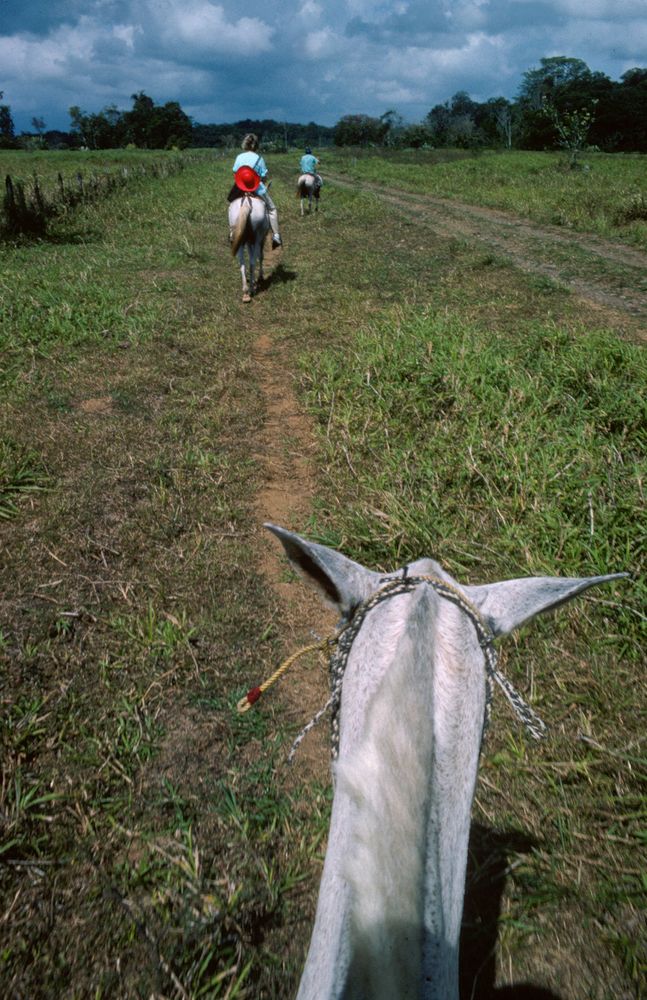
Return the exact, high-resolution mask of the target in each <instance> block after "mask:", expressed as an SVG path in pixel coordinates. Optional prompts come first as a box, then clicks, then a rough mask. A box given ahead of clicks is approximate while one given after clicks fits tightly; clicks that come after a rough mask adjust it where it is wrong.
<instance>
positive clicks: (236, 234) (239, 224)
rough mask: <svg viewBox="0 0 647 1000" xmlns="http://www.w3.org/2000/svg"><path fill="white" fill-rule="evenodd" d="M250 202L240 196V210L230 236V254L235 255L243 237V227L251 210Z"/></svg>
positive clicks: (244, 227)
mask: <svg viewBox="0 0 647 1000" xmlns="http://www.w3.org/2000/svg"><path fill="white" fill-rule="evenodd" d="M251 210H252V208H251V204H250V201H249V198H241V201H240V212H239V213H238V218H237V220H236V225H235V226H234V231H233V233H232V237H231V255H232V257H235V256H236V254H237V253H238V251H239V250H240V246H241V243H242V242H243V240H244V238H245V229H246V228H247V222H248V219H249V215H250V212H251Z"/></svg>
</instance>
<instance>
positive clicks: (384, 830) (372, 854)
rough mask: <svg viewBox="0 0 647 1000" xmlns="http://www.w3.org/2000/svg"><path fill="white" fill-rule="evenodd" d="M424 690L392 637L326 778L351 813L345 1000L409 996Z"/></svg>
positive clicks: (424, 607) (405, 644) (420, 836)
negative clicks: (353, 734)
mask: <svg viewBox="0 0 647 1000" xmlns="http://www.w3.org/2000/svg"><path fill="white" fill-rule="evenodd" d="M414 600H415V604H416V605H417V607H415V610H414V611H413V617H414V619H418V621H420V620H421V619H424V617H426V616H427V615H429V599H428V597H427V595H426V594H425V593H424V592H421V593H420V594H419V595H416V598H415V599H414ZM425 690H427V691H428V692H429V690H430V663H429V659H428V658H427V657H421V656H420V653H419V651H418V650H416V648H415V643H414V642H412V641H411V640H410V638H409V637H408V636H402V637H401V638H400V640H399V643H398V649H397V651H396V657H395V662H394V663H393V664H392V666H391V668H390V669H389V670H388V671H387V673H386V674H385V676H384V677H383V679H382V682H381V684H380V686H379V687H378V689H377V690H376V692H375V694H374V695H373V698H372V699H371V702H370V707H369V708H368V710H367V713H366V716H367V719H368V721H367V724H366V727H365V730H364V733H363V736H362V738H361V740H360V743H359V745H358V747H357V749H356V750H355V751H354V752H353V754H352V755H351V757H350V759H349V758H347V759H346V760H344V761H343V762H341V761H340V763H339V764H338V766H337V769H336V776H337V781H338V787H339V789H340V791H342V793H345V794H347V795H348V796H349V797H350V798H351V799H352V801H353V803H354V805H355V810H356V811H355V819H354V822H353V836H352V841H351V843H350V844H349V848H350V849H349V851H348V856H347V859H346V863H345V865H344V874H345V877H346V879H347V880H348V884H349V886H350V891H351V900H352V902H351V908H350V934H351V939H352V946H351V949H350V951H351V954H352V956H353V958H352V963H351V968H350V969H349V980H348V985H349V986H350V991H349V995H350V996H355V995H356V993H357V995H358V996H359V995H362V996H363V995H364V992H365V991H366V995H367V996H370V997H371V998H373V1000H392V998H393V997H395V996H400V997H409V996H411V997H414V996H417V995H418V990H419V976H420V969H421V967H422V946H423V941H422V934H421V929H422V927H423V912H424V884H425V856H426V834H427V829H426V827H427V824H426V819H427V816H426V811H425V810H426V809H427V803H426V797H425V796H424V795H421V790H422V789H424V788H425V787H426V786H427V784H428V783H429V780H430V775H429V774H428V773H426V771H425V768H424V763H428V762H429V760H430V759H431V758H432V756H433V740H434V736H433V732H432V726H431V721H430V717H429V700H428V698H426V697H424V696H423V695H422V692H424V691H425ZM411 692H417V696H416V697H413V698H412V697H411ZM429 697H431V695H429ZM353 986H355V987H356V989H355V991H354V990H353Z"/></svg>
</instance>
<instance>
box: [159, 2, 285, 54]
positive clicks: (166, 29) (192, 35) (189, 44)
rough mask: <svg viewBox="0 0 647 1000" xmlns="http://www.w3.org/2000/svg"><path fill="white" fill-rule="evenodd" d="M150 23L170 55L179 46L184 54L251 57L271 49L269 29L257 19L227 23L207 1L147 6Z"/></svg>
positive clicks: (219, 9)
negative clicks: (222, 54) (227, 54)
mask: <svg viewBox="0 0 647 1000" xmlns="http://www.w3.org/2000/svg"><path fill="white" fill-rule="evenodd" d="M149 13H150V15H151V22H150V23H152V24H154V25H155V27H156V29H157V31H158V32H159V38H160V39H161V40H162V42H163V44H164V45H165V46H166V47H168V49H169V54H171V53H172V52H173V51H174V50H175V51H177V46H178V44H179V45H181V47H182V49H183V53H186V51H187V50H188V51H194V52H195V53H196V54H200V53H202V54H204V53H212V54H213V53H229V54H237V55H241V56H254V55H257V54H258V53H260V52H266V51H267V50H268V49H270V48H271V43H272V35H273V34H274V28H272V27H271V26H270V25H269V24H267V23H266V22H265V21H261V20H260V18H257V17H241V18H239V19H238V20H237V21H234V20H232V21H229V20H227V17H226V15H225V10H224V8H223V7H222V6H221V5H220V4H212V3H209V2H208V0H189V2H188V3H186V2H184V0H166V2H165V3H163V4H159V3H157V2H154V3H150V4H149Z"/></svg>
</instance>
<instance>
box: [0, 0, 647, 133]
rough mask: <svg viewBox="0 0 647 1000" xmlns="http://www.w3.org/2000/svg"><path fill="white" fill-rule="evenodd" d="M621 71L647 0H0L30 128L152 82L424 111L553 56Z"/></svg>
mask: <svg viewBox="0 0 647 1000" xmlns="http://www.w3.org/2000/svg"><path fill="white" fill-rule="evenodd" d="M553 55H565V56H572V57H575V58H578V59H583V60H584V62H586V63H587V64H588V66H589V68H590V69H592V70H600V71H602V72H604V73H606V74H607V75H608V76H610V77H611V78H612V79H614V80H617V79H619V77H620V76H621V75H622V73H624V72H625V70H627V69H631V68H632V67H634V66H647V0H391V2H389V3H383V2H371V0H346V2H342V0H295V2H291V0H264V2H263V3H255V2H253V0H247V2H243V3H240V2H234V0H224V2H221V3H215V2H211V0H0V90H2V91H4V99H3V100H4V102H5V103H7V104H9V105H10V107H11V111H12V115H13V118H14V123H15V126H16V131H21V130H23V129H24V130H31V124H30V123H31V119H32V117H33V116H39V117H42V118H44V119H45V122H46V127H47V128H62V129H67V128H68V127H69V115H68V113H67V110H68V108H69V107H70V106H71V105H73V104H77V105H79V106H80V107H81V109H82V110H83V111H87V112H96V111H100V110H101V109H102V108H104V107H105V106H107V105H109V104H115V105H116V106H117V107H118V108H119V109H120V110H126V109H128V108H130V107H131V103H132V102H131V95H132V94H134V93H135V92H138V91H140V90H144V91H145V92H146V93H147V94H148V95H149V96H150V97H152V98H153V100H154V101H155V102H156V103H157V104H163V103H165V102H166V101H170V100H175V101H179V102H180V104H181V105H182V108H183V109H184V111H186V112H187V114H189V115H191V116H192V117H193V118H194V120H195V121H197V122H201V123H207V122H231V121H237V120H240V119H242V118H275V119H277V120H279V121H291V122H308V121H316V122H318V123H319V124H322V125H334V124H335V122H337V121H338V120H339V118H341V116H342V115H345V114H354V113H365V114H370V115H380V114H382V113H383V112H384V111H387V110H389V109H395V110H397V111H398V112H399V113H400V114H401V115H402V116H403V117H404V118H405V119H406V120H407V121H411V122H417V121H420V120H421V119H422V118H423V117H424V116H425V114H426V113H427V112H428V111H429V109H430V108H431V107H432V106H433V105H434V104H438V103H440V102H443V101H445V100H447V99H448V98H450V97H451V96H452V95H453V94H454V93H456V91H457V90H467V91H468V93H469V94H470V96H471V97H472V98H473V99H475V100H479V101H481V100H486V99H487V98H488V97H498V96H501V95H502V96H504V97H509V98H512V97H514V96H515V94H516V92H517V90H518V88H519V85H520V83H521V79H522V75H523V73H524V71H525V70H527V69H531V68H533V67H536V66H538V65H539V60H540V59H541V58H542V56H553Z"/></svg>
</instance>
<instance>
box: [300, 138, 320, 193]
mask: <svg viewBox="0 0 647 1000" xmlns="http://www.w3.org/2000/svg"><path fill="white" fill-rule="evenodd" d="M318 166H319V160H318V159H317V157H316V156H315V155H314V154H313V152H312V150H311V149H310V146H306V151H305V153H304V154H303V156H302V157H301V159H300V161H299V170H300V171H301V173H302V174H312V176H313V177H314V179H315V182H316V185H317V187H318V188H320V187H321V185H322V184H323V180H322V179H321V176H320V175H319V174H318V173H317V167H318Z"/></svg>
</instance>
